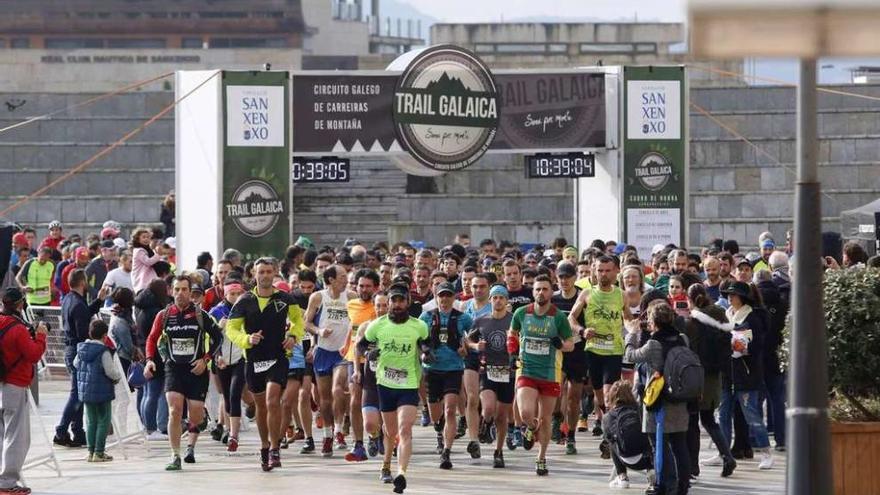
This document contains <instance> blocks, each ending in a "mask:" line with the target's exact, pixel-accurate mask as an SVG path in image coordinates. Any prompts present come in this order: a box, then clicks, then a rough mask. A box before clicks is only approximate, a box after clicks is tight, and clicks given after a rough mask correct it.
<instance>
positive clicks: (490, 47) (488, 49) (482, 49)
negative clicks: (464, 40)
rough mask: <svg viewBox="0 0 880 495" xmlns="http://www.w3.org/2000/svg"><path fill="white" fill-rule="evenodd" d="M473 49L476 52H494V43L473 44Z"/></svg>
mask: <svg viewBox="0 0 880 495" xmlns="http://www.w3.org/2000/svg"><path fill="white" fill-rule="evenodd" d="M474 51H475V52H477V53H495V45H482V44H478V45H476V46H474Z"/></svg>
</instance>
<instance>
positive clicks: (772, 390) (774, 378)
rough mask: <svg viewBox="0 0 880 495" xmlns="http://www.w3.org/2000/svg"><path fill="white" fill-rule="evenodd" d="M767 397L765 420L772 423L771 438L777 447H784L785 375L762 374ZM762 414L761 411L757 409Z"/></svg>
mask: <svg viewBox="0 0 880 495" xmlns="http://www.w3.org/2000/svg"><path fill="white" fill-rule="evenodd" d="M764 386H765V388H766V392H767V394H766V397H767V416H769V417H768V418H767V421H768V422H771V421H772V423H773V438H774V439H775V440H776V445H777V446H784V445H785V375H784V374H782V373H774V374H769V373H765V374H764ZM758 410H759V411H761V413H762V414H763V410H762V409H761V408H758Z"/></svg>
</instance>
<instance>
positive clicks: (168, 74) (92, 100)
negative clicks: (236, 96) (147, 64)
mask: <svg viewBox="0 0 880 495" xmlns="http://www.w3.org/2000/svg"><path fill="white" fill-rule="evenodd" d="M173 75H174V73H173V72H166V73H165V74H161V75H158V76H156V77H152V78H150V79H147V80H145V81H139V82H136V83H132V84H129V85H128V86H124V87H122V88H119V89H117V90H115V91H113V92H110V93H104V94H102V95H98V96H93V97H91V98H89V99H88V100H85V101H81V102H79V103H77V104H75V105H70V106H69V107H66V108H62V109H60V110H55V111H54V112H49V113H47V114H43V115H39V116H37V117H31V118H29V119H27V120H23V121H21V122H17V123H15V124H12V125H10V126H6V127H4V128H2V129H0V133H4V132H6V131H11V130H12V129H15V128H17V127H21V126H23V125H27V124H30V123H32V122H36V121H38V120H45V119H48V118H49V117H52V116H53V115H58V114H59V113H64V112H67V111H70V110H73V109H74V108H79V107H84V106H86V105H90V104H92V103H95V102H98V101H101V100H104V99H107V98H110V97H111V96H116V95H118V94H121V93H125V92H128V91H131V90H132V89H137V88H140V87H141V86H146V85H147V84H150V83H152V82H156V81H159V80H162V79H166V78H168V77H171V76H173Z"/></svg>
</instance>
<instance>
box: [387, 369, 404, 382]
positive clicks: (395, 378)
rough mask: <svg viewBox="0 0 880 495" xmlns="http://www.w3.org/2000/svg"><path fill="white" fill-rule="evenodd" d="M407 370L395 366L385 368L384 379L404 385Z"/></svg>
mask: <svg viewBox="0 0 880 495" xmlns="http://www.w3.org/2000/svg"><path fill="white" fill-rule="evenodd" d="M408 377H409V372H408V371H407V370H399V369H395V368H385V380H387V381H388V382H389V383H393V384H394V385H406V382H407V378H408Z"/></svg>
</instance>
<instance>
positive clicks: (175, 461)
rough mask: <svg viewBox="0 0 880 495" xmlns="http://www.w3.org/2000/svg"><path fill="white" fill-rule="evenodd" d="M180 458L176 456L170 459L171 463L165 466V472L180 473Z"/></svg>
mask: <svg viewBox="0 0 880 495" xmlns="http://www.w3.org/2000/svg"><path fill="white" fill-rule="evenodd" d="M180 469H181V466H180V456H179V455H176V456H173V457H172V458H171V462H169V463H168V464H167V465H166V466H165V471H180Z"/></svg>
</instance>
